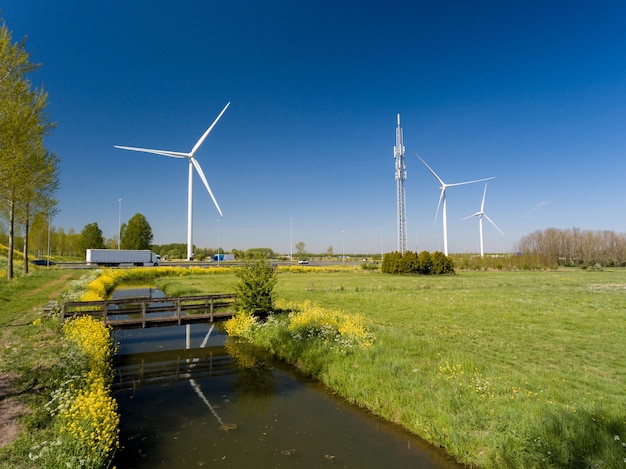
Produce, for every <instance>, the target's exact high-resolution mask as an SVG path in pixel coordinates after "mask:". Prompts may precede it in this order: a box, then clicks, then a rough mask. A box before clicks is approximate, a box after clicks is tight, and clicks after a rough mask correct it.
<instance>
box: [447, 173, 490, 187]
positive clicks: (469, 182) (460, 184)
mask: <svg viewBox="0 0 626 469" xmlns="http://www.w3.org/2000/svg"><path fill="white" fill-rule="evenodd" d="M495 178H496V177H495V176H491V177H489V178H483V179H475V180H473V181H465V182H455V183H454V184H447V186H448V187H452V186H462V185H464V184H474V183H475V182H482V181H489V180H491V179H495Z"/></svg>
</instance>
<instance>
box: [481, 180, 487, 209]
mask: <svg viewBox="0 0 626 469" xmlns="http://www.w3.org/2000/svg"><path fill="white" fill-rule="evenodd" d="M485 197H487V183H485V191H484V192H483V202H482V203H481V204H480V211H481V212H484V211H485Z"/></svg>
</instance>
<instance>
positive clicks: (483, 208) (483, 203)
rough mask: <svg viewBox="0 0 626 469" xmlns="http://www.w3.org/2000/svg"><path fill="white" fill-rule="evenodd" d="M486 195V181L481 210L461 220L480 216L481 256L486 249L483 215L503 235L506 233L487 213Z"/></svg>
mask: <svg viewBox="0 0 626 469" xmlns="http://www.w3.org/2000/svg"><path fill="white" fill-rule="evenodd" d="M485 197H487V183H485V191H484V192H483V201H482V203H481V204H480V211H479V212H476V213H473V214H472V215H470V216H467V217H465V218H461V220H467V219H469V218H472V217H478V231H479V234H480V257H484V255H485V251H484V249H483V217H485V218H486V219H487V221H488V222H489V223H491V224H492V225H493V226H494V228H495V229H496V230H498V231H499V232H500V233H501V234H502V236H504V233H503V232H502V230H501V229H500V228H498V225H496V224H495V223H494V222H493V220H492V219H491V218H489V217H488V216H487V214H486V213H485Z"/></svg>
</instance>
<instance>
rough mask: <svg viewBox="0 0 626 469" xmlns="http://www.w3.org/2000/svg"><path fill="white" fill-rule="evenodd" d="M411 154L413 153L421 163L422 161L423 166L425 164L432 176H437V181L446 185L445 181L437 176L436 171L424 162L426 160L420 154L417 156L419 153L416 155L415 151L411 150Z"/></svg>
mask: <svg viewBox="0 0 626 469" xmlns="http://www.w3.org/2000/svg"><path fill="white" fill-rule="evenodd" d="M413 154H414V155H415V156H417V157H418V158H419V160H420V161H421V162H422V163H424V166H426V167H427V168H428V171H430V172H431V173H432V175H433V176H435V177H436V178H437V181H439V183H440V184H441V185H442V186H444V187H445V186H446V183H445V182H443V179H441V178H440V177H439V176H437V173H436V172H434V171H433V169H432V168H431V167H430V166H428V165H427V164H426V162H425V161H424V160H423V159H422V157H421V156H419V155H418V154H417V153H415V152H413Z"/></svg>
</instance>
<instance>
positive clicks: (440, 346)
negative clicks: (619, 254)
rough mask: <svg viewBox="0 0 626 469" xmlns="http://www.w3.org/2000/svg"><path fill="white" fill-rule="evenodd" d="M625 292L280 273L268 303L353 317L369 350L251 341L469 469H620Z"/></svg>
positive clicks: (280, 338) (512, 279) (573, 273)
mask: <svg viewBox="0 0 626 469" xmlns="http://www.w3.org/2000/svg"><path fill="white" fill-rule="evenodd" d="M181 281H184V282H185V283H186V284H188V285H192V286H193V287H194V288H198V289H202V285H204V288H205V289H210V290H215V289H220V288H221V289H222V291H229V290H228V288H227V284H228V282H229V277H228V275H224V276H220V278H219V279H218V278H217V277H214V278H211V279H207V278H206V277H205V278H200V277H194V276H191V277H187V278H185V279H184V280H183V279H181ZM625 291H626V272H625V271H624V270H613V271H595V272H589V271H582V270H574V269H572V270H567V269H559V270H555V271H550V272H546V271H532V272H530V271H529V272H465V271H464V272H461V273H459V274H457V275H453V276H446V277H422V276H406V277H398V276H388V275H384V274H380V273H377V272H358V271H356V272H326V273H323V274H317V273H314V272H306V273H304V274H295V273H289V272H285V273H282V274H280V275H279V281H278V284H277V287H276V290H275V293H276V297H277V298H278V299H280V300H287V301H291V302H295V303H297V304H298V303H304V302H305V301H310V302H312V303H313V304H315V305H316V306H318V307H320V308H322V309H330V310H340V311H342V312H343V313H345V314H348V315H354V316H356V315H358V316H360V317H363V318H365V325H366V326H367V328H368V329H369V331H370V332H371V333H372V334H373V335H374V337H375V341H374V343H373V345H372V346H371V347H365V348H353V349H351V350H350V351H349V353H345V351H341V350H333V349H332V347H323V346H320V341H319V340H317V339H316V340H313V341H311V342H310V343H309V344H308V345H303V343H302V342H301V341H299V340H294V339H295V336H294V335H293V334H289V333H285V330H286V328H285V327H284V324H283V326H282V327H276V329H275V333H273V334H272V333H271V332H268V329H267V328H260V329H259V330H260V331H263V332H262V333H261V332H259V333H258V334H257V335H256V336H255V335H252V336H251V337H250V338H251V340H253V341H257V342H258V343H260V344H262V345H264V346H266V347H268V348H270V349H272V350H274V351H275V352H276V353H277V354H279V355H281V356H283V357H285V358H287V359H288V360H290V361H291V362H293V363H297V364H298V365H299V366H300V367H301V368H302V369H304V370H306V371H309V372H310V373H311V374H312V375H314V376H315V377H317V378H318V379H320V380H321V381H322V382H324V383H325V384H327V385H328V386H329V387H330V388H332V389H333V390H335V391H336V392H338V393H339V394H341V395H342V396H344V397H345V398H347V399H348V400H350V401H351V402H354V403H355V404H358V405H361V406H364V407H367V408H369V409H371V410H372V411H373V412H375V413H376V414H378V415H380V416H383V417H385V418H386V419H388V420H390V421H393V422H396V423H399V424H401V425H402V426H404V427H406V428H407V429H409V430H411V431H413V432H415V433H416V434H418V435H420V436H422V437H423V438H425V439H427V440H428V441H430V442H432V443H434V444H436V445H438V446H441V447H442V448H444V449H445V450H446V451H447V452H448V453H449V454H450V455H452V456H453V457H454V458H455V459H457V460H458V461H460V462H464V463H466V464H468V465H472V466H476V467H485V468H499V467H513V468H528V467H536V468H539V467H541V468H545V467H620V468H621V467H624V464H625V460H626V459H625V458H626V445H625V444H624V440H625V439H626V396H625V395H624V393H623V387H624V384H625V383H626V371H625V370H626V368H624V366H623V364H624V362H625V359H626V352H625V351H624V347H623V344H622V338H623V337H624V336H625V334H626V307H625V306H624V302H623V297H624V293H625ZM276 322H280V320H279V321H276Z"/></svg>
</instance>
